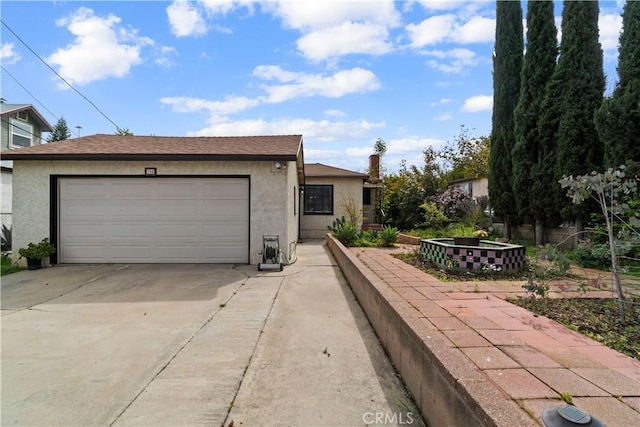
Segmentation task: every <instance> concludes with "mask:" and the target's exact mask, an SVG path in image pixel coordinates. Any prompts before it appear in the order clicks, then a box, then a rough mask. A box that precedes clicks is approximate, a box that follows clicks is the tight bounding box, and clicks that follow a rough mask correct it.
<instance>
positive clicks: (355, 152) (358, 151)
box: [345, 147, 373, 157]
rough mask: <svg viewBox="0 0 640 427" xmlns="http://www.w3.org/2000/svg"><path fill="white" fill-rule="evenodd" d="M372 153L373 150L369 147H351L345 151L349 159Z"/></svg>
mask: <svg viewBox="0 0 640 427" xmlns="http://www.w3.org/2000/svg"><path fill="white" fill-rule="evenodd" d="M372 152H373V149H372V148H371V147H352V148H347V149H346V150H345V153H347V156H349V157H361V156H368V155H370V154H372Z"/></svg>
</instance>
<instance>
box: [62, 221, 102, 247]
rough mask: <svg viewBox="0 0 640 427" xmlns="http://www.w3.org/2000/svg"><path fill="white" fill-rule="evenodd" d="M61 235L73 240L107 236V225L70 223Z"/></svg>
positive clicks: (66, 239)
mask: <svg viewBox="0 0 640 427" xmlns="http://www.w3.org/2000/svg"><path fill="white" fill-rule="evenodd" d="M63 232H64V234H63V235H62V236H61V237H62V238H63V240H64V241H67V242H71V240H73V239H79V240H86V239H87V238H91V239H96V238H104V237H106V235H105V233H106V226H105V225H104V224H103V223H98V222H96V223H87V222H85V223H77V224H70V225H69V226H68V227H65V229H64V230H63Z"/></svg>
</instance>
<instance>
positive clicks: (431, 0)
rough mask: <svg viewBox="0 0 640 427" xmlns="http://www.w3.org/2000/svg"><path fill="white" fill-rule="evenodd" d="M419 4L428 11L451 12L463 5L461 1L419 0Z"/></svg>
mask: <svg viewBox="0 0 640 427" xmlns="http://www.w3.org/2000/svg"><path fill="white" fill-rule="evenodd" d="M417 3H420V4H421V5H422V7H424V8H425V9H427V10H451V9H457V8H459V7H460V5H461V2H460V1H459V0H449V1H443V0H417Z"/></svg>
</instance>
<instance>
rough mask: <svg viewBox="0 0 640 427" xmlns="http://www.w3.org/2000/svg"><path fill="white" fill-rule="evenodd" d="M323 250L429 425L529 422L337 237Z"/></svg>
mask: <svg viewBox="0 0 640 427" xmlns="http://www.w3.org/2000/svg"><path fill="white" fill-rule="evenodd" d="M327 241H328V245H329V249H330V250H331V252H332V254H333V256H334V258H335V259H336V261H337V262H338V265H339V266H340V269H341V270H342V273H343V275H344V276H345V278H346V279H347V281H348V282H349V285H350V286H351V289H352V290H353V293H354V294H355V296H356V298H357V299H358V302H359V303H360V306H361V307H362V309H363V310H364V312H365V314H366V316H367V318H368V319H369V322H370V323H371V325H372V326H373V328H374V330H375V331H376V334H377V335H378V338H379V339H380V341H381V343H382V345H383V346H384V348H385V350H386V351H387V354H388V355H389V358H390V359H391V361H392V363H393V364H394V366H395V368H396V370H397V371H398V373H399V374H400V376H401V377H402V380H403V382H404V384H405V385H406V387H407V388H408V389H409V391H410V392H411V394H412V396H413V398H414V401H415V402H416V405H417V406H418V408H419V409H420V412H421V414H422V416H423V417H424V419H425V420H427V422H428V425H431V426H478V427H481V426H500V427H502V426H505V427H506V426H509V427H513V426H533V425H537V424H536V423H535V422H534V421H533V420H532V419H531V418H530V417H529V416H528V415H527V414H526V413H525V412H524V411H523V410H522V409H521V408H520V407H519V406H518V405H516V404H515V402H513V401H512V400H510V399H509V398H508V397H507V396H505V395H504V393H503V392H501V391H500V390H499V389H497V388H496V386H494V385H493V384H492V383H491V382H490V381H489V380H488V379H487V378H486V377H485V376H484V375H483V374H482V372H480V371H479V370H478V369H476V368H475V366H473V365H472V364H470V363H469V362H468V360H465V359H463V358H461V357H459V356H458V355H457V354H455V353H453V352H452V351H451V348H450V347H447V346H446V345H444V342H443V341H441V340H440V339H439V335H440V334H441V332H440V331H438V330H437V329H435V328H434V329H429V328H427V327H426V326H425V324H424V322H421V321H420V320H419V316H420V312H418V311H417V310H415V309H414V308H413V307H411V306H409V304H407V302H406V301H405V299H404V298H403V297H401V296H400V295H398V294H397V293H396V292H395V291H393V290H392V289H391V288H390V287H389V286H388V285H387V284H386V283H384V282H383V281H382V280H381V279H380V278H379V277H378V276H376V275H375V274H374V273H373V272H371V270H369V269H368V268H367V267H366V266H365V265H364V264H363V263H362V262H361V261H360V260H359V259H358V257H357V256H356V255H355V254H353V253H352V252H350V251H349V249H347V248H345V247H344V246H343V245H342V244H341V243H340V242H339V241H338V240H337V239H335V238H334V237H333V236H331V235H327Z"/></svg>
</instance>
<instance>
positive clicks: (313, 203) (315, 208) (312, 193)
mask: <svg viewBox="0 0 640 427" xmlns="http://www.w3.org/2000/svg"><path fill="white" fill-rule="evenodd" d="M304 213H305V214H312V215H313V214H316V215H333V185H305V187H304Z"/></svg>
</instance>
